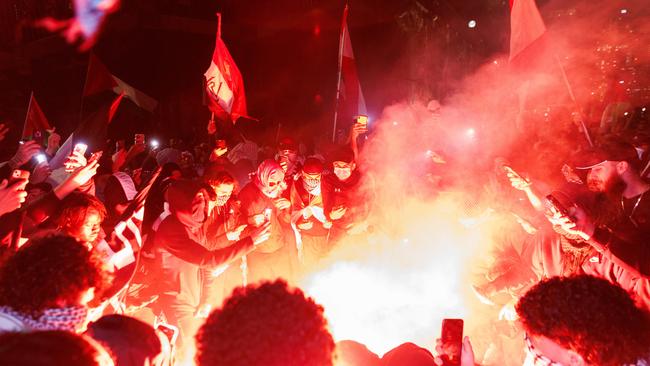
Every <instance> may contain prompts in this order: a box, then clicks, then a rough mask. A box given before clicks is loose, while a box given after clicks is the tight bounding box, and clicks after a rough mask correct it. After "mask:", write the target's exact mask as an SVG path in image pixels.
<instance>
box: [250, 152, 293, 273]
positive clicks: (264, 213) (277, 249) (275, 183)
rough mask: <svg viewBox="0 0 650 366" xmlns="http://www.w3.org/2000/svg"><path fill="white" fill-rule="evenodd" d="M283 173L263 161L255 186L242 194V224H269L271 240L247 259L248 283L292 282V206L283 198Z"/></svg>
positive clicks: (277, 164) (255, 179) (253, 184)
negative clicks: (280, 280) (285, 280)
mask: <svg viewBox="0 0 650 366" xmlns="http://www.w3.org/2000/svg"><path fill="white" fill-rule="evenodd" d="M284 178H285V174H284V170H283V169H282V167H281V166H280V164H279V163H277V162H276V161H275V160H272V159H267V160H264V161H263V162H262V163H261V164H260V166H259V167H258V168H257V172H256V174H255V177H254V179H253V181H252V182H250V183H248V184H247V185H246V186H245V187H244V188H243V189H242V190H241V192H239V199H240V200H241V223H242V224H248V225H249V227H253V228H256V227H260V226H262V225H264V224H265V223H270V226H271V237H270V239H269V241H268V242H266V243H264V245H261V246H260V247H259V248H257V249H256V250H255V252H254V253H251V255H248V256H246V258H247V268H248V269H247V278H248V280H247V282H248V283H253V282H256V281H259V280H263V279H268V280H272V279H276V278H280V277H281V278H285V279H290V278H291V275H292V270H293V265H294V263H293V258H295V247H294V246H293V245H289V243H292V242H293V239H292V235H291V230H290V229H288V227H289V222H290V219H291V218H290V207H291V203H290V202H289V200H287V199H286V198H283V197H282V196H281V195H282V192H283V191H284V190H285V189H286V185H285V183H284Z"/></svg>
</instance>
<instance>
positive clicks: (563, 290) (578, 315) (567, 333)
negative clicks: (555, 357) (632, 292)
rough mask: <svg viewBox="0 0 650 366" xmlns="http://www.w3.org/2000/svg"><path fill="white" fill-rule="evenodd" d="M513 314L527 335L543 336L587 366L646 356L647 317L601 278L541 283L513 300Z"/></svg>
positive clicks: (630, 361) (649, 332) (622, 292)
mask: <svg viewBox="0 0 650 366" xmlns="http://www.w3.org/2000/svg"><path fill="white" fill-rule="evenodd" d="M517 313H518V314H519V317H520V319H521V321H522V323H523V325H524V329H525V330H526V332H528V334H531V335H535V336H543V337H546V338H548V339H550V340H551V341H553V342H555V343H557V344H559V345H560V346H562V347H563V348H564V349H566V350H572V351H574V352H576V353H577V354H579V355H580V356H581V357H582V359H583V360H584V361H586V362H587V363H588V364H590V365H600V366H610V365H612V366H613V365H623V364H635V363H636V362H637V360H638V359H640V358H643V357H647V356H648V353H649V352H650V322H649V318H648V314H647V313H646V312H645V311H643V310H641V309H639V308H638V307H636V305H635V304H634V302H633V301H632V299H631V298H630V296H629V295H628V293H627V292H625V290H623V289H622V288H620V287H618V286H616V285H613V284H611V283H609V282H608V281H606V280H604V279H600V278H596V277H592V276H587V275H580V276H573V277H554V278H551V279H548V280H545V281H542V282H540V283H538V284H537V285H535V286H534V287H533V288H531V289H530V290H529V291H528V292H527V293H526V294H525V295H524V296H523V297H522V298H521V299H520V300H519V303H518V304H517Z"/></svg>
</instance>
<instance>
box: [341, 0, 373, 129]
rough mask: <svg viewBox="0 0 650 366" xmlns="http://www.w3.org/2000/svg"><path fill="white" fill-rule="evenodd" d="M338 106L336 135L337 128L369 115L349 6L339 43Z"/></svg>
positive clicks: (346, 8)
mask: <svg viewBox="0 0 650 366" xmlns="http://www.w3.org/2000/svg"><path fill="white" fill-rule="evenodd" d="M336 105H337V108H336V117H335V119H336V120H335V121H334V133H336V126H339V127H347V126H349V125H351V124H352V120H353V119H354V118H355V117H357V116H360V115H365V116H367V115H368V110H367V109H366V100H365V98H364V97H363V92H362V91H361V83H360V82H359V75H358V73H357V65H356V59H355V57H354V52H353V51H352V41H351V39H350V31H349V28H348V6H347V5H346V6H345V10H344V11H343V22H342V26H341V38H340V42H339V78H338V90H337V101H336ZM337 120H338V121H337Z"/></svg>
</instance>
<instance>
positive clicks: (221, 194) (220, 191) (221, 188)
mask: <svg viewBox="0 0 650 366" xmlns="http://www.w3.org/2000/svg"><path fill="white" fill-rule="evenodd" d="M212 188H213V189H214V192H215V193H216V194H217V207H222V206H224V205H225V204H226V203H227V202H228V200H229V199H230V196H232V191H233V190H234V189H235V185H234V184H228V183H223V184H220V185H218V186H216V187H215V186H213V187H212Z"/></svg>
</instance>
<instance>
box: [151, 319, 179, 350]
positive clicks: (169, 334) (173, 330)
mask: <svg viewBox="0 0 650 366" xmlns="http://www.w3.org/2000/svg"><path fill="white" fill-rule="evenodd" d="M156 330H157V331H159V332H160V333H162V334H164V335H165V337H166V338H167V339H168V340H169V344H170V345H171V346H174V345H175V343H176V339H177V338H178V327H176V326H173V325H171V324H167V323H158V325H156Z"/></svg>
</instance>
